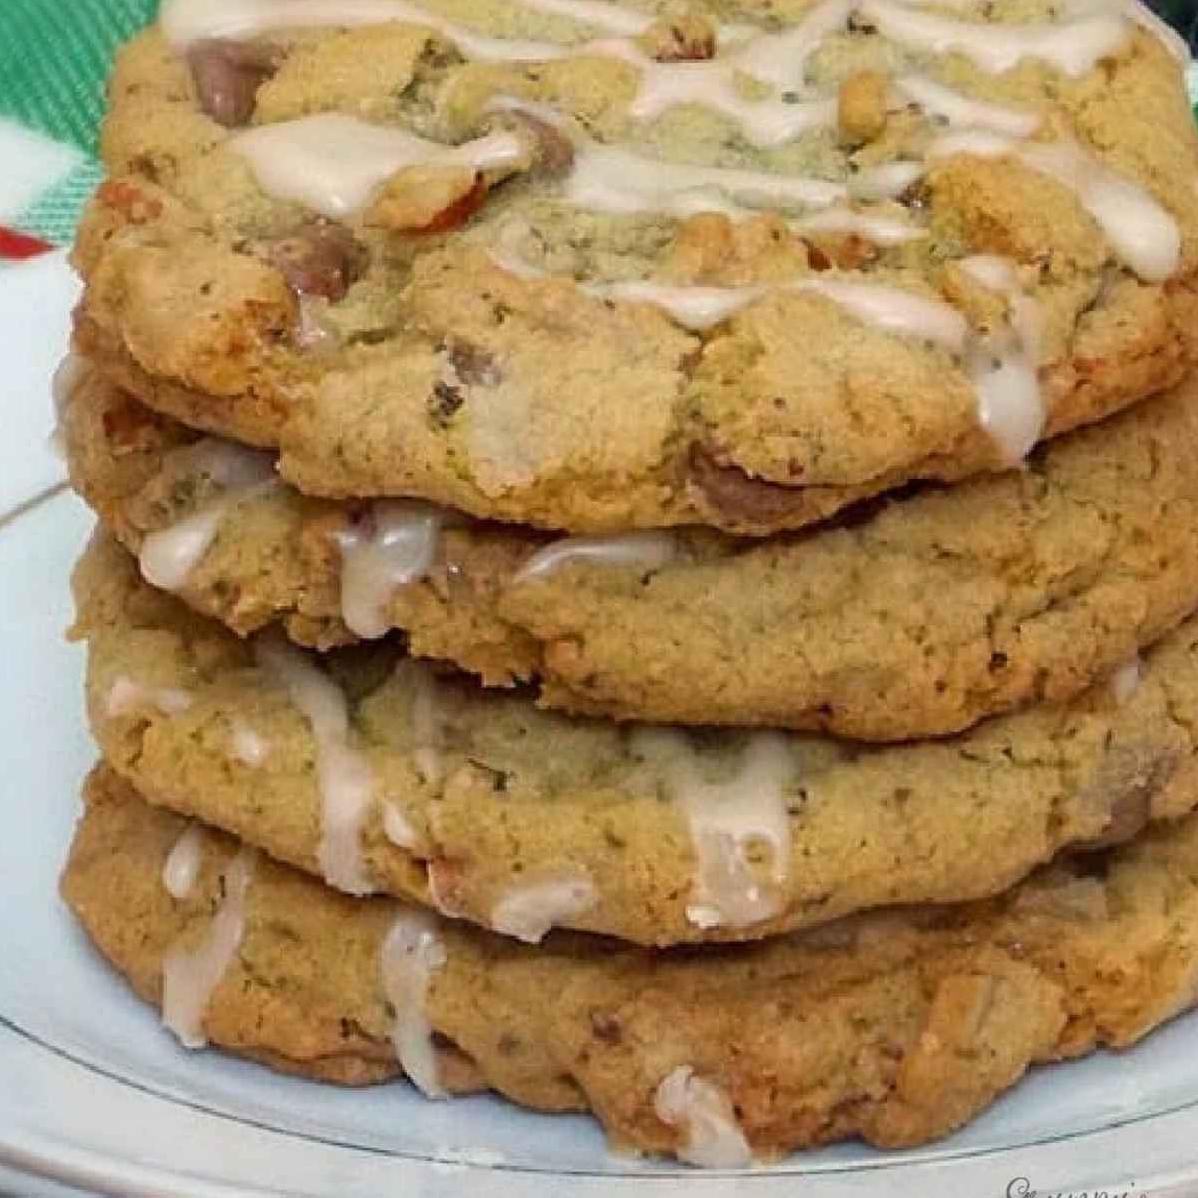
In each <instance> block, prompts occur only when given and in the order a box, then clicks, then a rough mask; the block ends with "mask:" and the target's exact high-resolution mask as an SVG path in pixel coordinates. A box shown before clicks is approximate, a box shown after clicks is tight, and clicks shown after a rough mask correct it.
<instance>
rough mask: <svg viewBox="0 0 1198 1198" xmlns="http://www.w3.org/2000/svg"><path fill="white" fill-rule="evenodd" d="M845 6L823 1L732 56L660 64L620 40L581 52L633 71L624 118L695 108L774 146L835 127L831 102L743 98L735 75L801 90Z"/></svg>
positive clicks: (846, 1)
mask: <svg viewBox="0 0 1198 1198" xmlns="http://www.w3.org/2000/svg"><path fill="white" fill-rule="evenodd" d="M851 10H852V2H851V0H824V3H822V4H818V5H816V6H815V7H814V8H813V9H812V11H811V12H810V13H808V14H807V15H806V17H805V18H804V19H803V20H802V21H801V22H800V23H799V24H798V25H796V26H794V27H793V28H791V29H787V30H785V31H784V32H782V33H772V34H770V33H767V34H760V35H758V36H755V37H751V38H750V40H749V41H747V42H746V43H744V44H743V45H741V46H738V47H736V48H735V49H734V50H733V51H732V52H731V53H728V54H726V55H722V56H720V57H718V58H714V59H711V60H708V61H705V62H664V63H659V62H656V61H654V60H653V59H652V58H650V57H649V56H648V55H647V54H645V53H643V52H642V51H641V50H640V48H639V47H637V46H636V45H634V44H632V43H629V42H627V41H607V42H593V43H591V44H590V45H588V46H586V47H584V49H585V51H586V52H589V53H593V54H606V55H610V56H612V57H615V58H620V59H623V60H624V61H626V62H630V63H632V64H633V65H634V66H636V67H637V68H638V70H639V71H640V74H641V78H640V87H639V89H638V91H637V94H636V96H635V97H634V98H633V100H632V103H631V104H630V105H629V109H628V112H629V115H630V116H632V117H634V118H635V119H637V120H651V119H652V118H654V117H656V116H659V115H660V114H661V113H663V112H665V111H666V110H667V109H670V108H673V107H675V106H676V105H680V104H698V105H702V106H703V107H704V108H710V109H712V110H714V111H716V112H720V113H722V114H723V115H724V116H726V117H729V118H730V119H731V120H733V121H735V122H737V123H738V124H739V125H740V127H741V130H742V131H743V133H744V135H745V137H746V138H747V139H748V141H749V142H751V143H752V144H753V145H755V146H763V147H764V146H776V145H781V144H782V143H784V142H787V141H790V140H791V139H792V138H795V137H797V136H799V134H801V133H804V132H806V131H807V130H808V129H815V128H821V127H827V126H829V125H833V124H835V122H836V101H835V100H834V99H828V98H823V99H808V100H800V99H798V98H797V96H793V95H792V98H791V99H790V100H784V99H780V98H775V99H761V100H750V99H748V98H746V97H745V96H744V95H743V94H742V92H741V91H740V90H739V89H738V87H737V77H738V76H741V75H747V76H751V77H752V78H754V79H756V80H758V81H759V82H761V83H766V84H769V85H772V86H773V87H775V88H778V89H785V90H787V91H789V92H791V93H795V92H797V91H798V90H799V89H801V88H802V87H803V83H804V80H803V72H804V69H805V67H806V63H807V59H808V58H809V57H810V56H811V53H812V52H813V51H814V50H815V49H816V47H817V46H818V45H819V43H820V42H821V41H822V40H823V39H824V38H825V37H826V36H827V35H828V34H830V33H833V32H835V31H836V30H838V29H841V28H843V27H844V24H845V22H846V21H847V20H848V17H849V13H850V12H851Z"/></svg>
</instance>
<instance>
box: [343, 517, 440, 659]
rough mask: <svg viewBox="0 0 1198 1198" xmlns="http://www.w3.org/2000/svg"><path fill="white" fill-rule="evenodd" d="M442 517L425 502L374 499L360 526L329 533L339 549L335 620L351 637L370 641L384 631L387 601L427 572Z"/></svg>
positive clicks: (386, 624) (432, 558)
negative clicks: (338, 615)
mask: <svg viewBox="0 0 1198 1198" xmlns="http://www.w3.org/2000/svg"><path fill="white" fill-rule="evenodd" d="M445 518H446V513H445V512H444V511H443V510H442V509H441V508H438V507H434V506H433V505H432V504H429V503H420V502H419V501H417V500H407V499H380V500H376V501H375V502H374V503H372V504H371V505H370V511H369V515H368V517H367V519H366V520H365V521H363V522H362V523H360V524H354V525H350V526H349V527H347V528H344V529H342V530H341V531H340V532H338V533H336V534H335V538H334V539H335V540H336V542H337V545H338V546H339V547H340V549H341V618H342V619H343V620H344V621H345V623H346V625H347V627H348V628H349V629H350V631H351V632H354V633H356V634H357V635H358V636H360V637H364V638H365V639H367V640H373V639H375V638H377V637H380V636H382V635H383V634H384V633H385V632H386V631H387V630H388V628H390V626H391V623H390V620H389V619H388V611H387V609H388V605H389V604H390V602H391V597H392V595H394V594H395V592H396V591H397V590H399V588H400V587H404V586H408V585H409V584H410V583H413V582H419V581H420V579H422V578H423V577H424V576H425V575H426V574H427V573H428V571H429V567H430V566H432V564H433V561H434V560H435V558H436V556H437V547H438V545H439V544H440V537H441V528H442V526H443V525H444V523H445Z"/></svg>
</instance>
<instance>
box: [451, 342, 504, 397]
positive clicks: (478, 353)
mask: <svg viewBox="0 0 1198 1198" xmlns="http://www.w3.org/2000/svg"><path fill="white" fill-rule="evenodd" d="M447 352H448V355H449V364H450V365H451V366H452V367H453V369H454V373H455V374H456V375H457V376H458V378H459V379H461V381H462V382H463V383H468V384H470V385H471V386H481V387H496V386H498V385H499V384H500V383H501V382H502V381H503V375H502V373H501V372H500V370H499V366H498V364H497V363H496V361H495V358H494V357H493V356H492V355H491V354H489V353H488V352H487V351H486V350H485V349H481V348H480V347H479V346H477V345H471V344H470V343H469V342H468V341H455V342H453V344H452V345H450V347H449V350H448V351H447Z"/></svg>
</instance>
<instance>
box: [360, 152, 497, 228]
mask: <svg viewBox="0 0 1198 1198" xmlns="http://www.w3.org/2000/svg"><path fill="white" fill-rule="evenodd" d="M486 196H487V182H486V179H485V178H484V177H483V175H482V174H481V173H480V172H478V171H476V170H475V169H474V168H473V167H469V166H436V165H424V166H410V167H406V168H405V169H404V170H401V171H398V172H397V173H396V174H394V175H392V176H391V178H390V179H389V180H388V181H387V183H386V184H385V185H384V187H383V189H382V191H381V192H379V195H378V198H377V199H376V200H375V201H374V203H373V204H371V206H370V208H369V210H368V211H367V213H366V223H367V224H369V225H377V226H380V227H381V228H384V229H391V230H393V231H394V232H397V233H444V232H447V231H448V230H450V229H456V228H458V227H459V226H460V225H463V224H465V223H466V221H467V220H468V219H469V218H470V217H471V216H472V215H473V214H474V213H475V212H477V211H478V209H479V208H481V207H482V203H483V200H485V199H486Z"/></svg>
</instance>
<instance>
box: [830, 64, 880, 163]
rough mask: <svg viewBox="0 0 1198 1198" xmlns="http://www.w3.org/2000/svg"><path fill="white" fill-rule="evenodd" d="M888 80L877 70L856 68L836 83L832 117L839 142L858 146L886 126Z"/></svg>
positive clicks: (874, 136)
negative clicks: (834, 118) (853, 73)
mask: <svg viewBox="0 0 1198 1198" xmlns="http://www.w3.org/2000/svg"><path fill="white" fill-rule="evenodd" d="M889 96H890V80H889V78H888V77H887V76H886V75H883V74H882V73H881V72H880V71H860V72H858V73H857V74H856V75H850V76H849V77H848V78H847V79H846V80H845V81H844V82H843V83H842V84H841V85H840V95H839V96H838V97H837V104H836V121H837V128H838V130H839V134H840V140H841V143H842V144H844V145H848V146H859V145H862V144H864V143H865V142H867V141H873V140H874V138H876V137H879V136H880V135H881V133H882V131H883V129H885V128H886V107H887V102H888V100H889Z"/></svg>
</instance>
